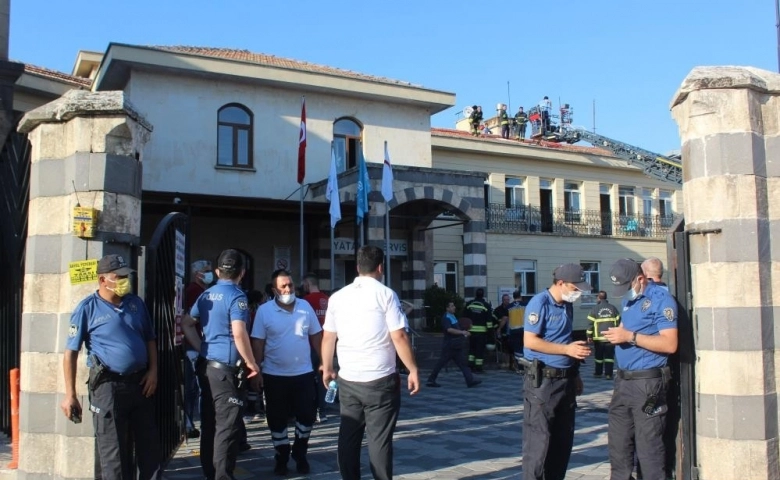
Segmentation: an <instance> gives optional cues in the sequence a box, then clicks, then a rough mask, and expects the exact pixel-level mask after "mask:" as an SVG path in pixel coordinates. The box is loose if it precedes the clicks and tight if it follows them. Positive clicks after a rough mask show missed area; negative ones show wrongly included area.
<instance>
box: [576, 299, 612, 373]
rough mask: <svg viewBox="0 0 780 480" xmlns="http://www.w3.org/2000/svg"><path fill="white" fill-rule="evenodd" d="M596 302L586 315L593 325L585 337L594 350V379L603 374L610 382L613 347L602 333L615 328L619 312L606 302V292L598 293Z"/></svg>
mask: <svg viewBox="0 0 780 480" xmlns="http://www.w3.org/2000/svg"><path fill="white" fill-rule="evenodd" d="M597 298H598V302H597V303H596V305H595V306H594V307H593V308H592V309H591V310H590V313H589V314H588V321H590V322H592V323H593V325H591V326H590V328H588V330H587V331H586V332H585V335H587V337H588V342H593V347H594V348H593V350H595V352H594V353H595V357H596V359H595V361H594V363H595V364H596V367H595V371H594V372H593V376H594V377H601V374H602V373H603V374H604V378H606V379H607V380H612V369H613V367H614V366H615V346H614V345H612V344H611V343H609V342H608V341H607V339H606V338H604V332H605V331H607V329H609V328H611V327H616V326H617V325H618V322H619V321H620V312H618V309H617V307H615V306H614V305H612V304H611V303H609V302H608V301H607V292H605V291H603V290H602V291H600V292H599V293H598V297H597Z"/></svg>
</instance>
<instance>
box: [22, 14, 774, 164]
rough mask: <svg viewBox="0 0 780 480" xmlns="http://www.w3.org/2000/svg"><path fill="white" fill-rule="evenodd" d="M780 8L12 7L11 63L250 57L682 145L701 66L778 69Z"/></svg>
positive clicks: (451, 121) (446, 116)
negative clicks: (197, 50) (180, 53)
mask: <svg viewBox="0 0 780 480" xmlns="http://www.w3.org/2000/svg"><path fill="white" fill-rule="evenodd" d="M775 5H776V0H775V1H772V0H736V1H735V0H706V1H705V0H676V1H673V0H655V1H645V0H591V1H584V0H560V1H558V2H548V1H538V2H529V1H509V2H475V1H469V2H467V1H462V0H423V1H419V0H418V1H414V2H413V1H409V0H393V1H385V2H376V1H370V0H369V1H366V0H362V1H361V0H331V1H327V2H324V1H317V0H300V1H297V2H293V1H289V0H288V1H276V2H270V1H264V0H187V1H184V0H133V1H130V2H128V1H118V0H70V1H65V0H11V30H10V57H11V59H12V60H16V61H20V62H25V63H30V64H34V65H38V66H42V67H46V68H51V69H55V70H60V71H64V72H66V73H70V72H71V71H72V69H73V64H74V61H75V59H76V55H77V53H78V51H79V50H92V51H98V52H104V51H105V50H106V48H107V46H108V44H109V43H110V42H118V43H128V44H135V45H190V46H201V47H224V48H237V49H246V50H250V51H253V52H258V53H266V54H271V55H277V56H281V57H288V58H292V59H296V60H303V61H307V62H312V63H318V64H323V65H328V66H332V67H337V68H343V69H347V70H353V71H357V72H360V73H365V74H370V75H377V76H385V77H390V78H394V79H398V80H403V81H407V82H410V83H413V84H417V85H422V86H424V87H426V88H430V89H434V90H441V91H445V92H452V93H455V94H456V106H454V107H452V108H450V109H448V110H446V111H444V112H441V113H439V114H436V115H434V116H433V117H432V119H431V122H432V126H434V127H441V128H454V126H455V121H456V119H457V115H458V114H459V113H460V112H461V111H462V110H463V108H464V107H466V106H469V105H475V104H476V105H482V106H483V109H484V110H485V111H486V112H487V113H490V114H493V112H494V111H495V106H496V104H497V103H507V104H509V106H510V109H511V112H515V111H516V110H517V107H518V106H520V105H523V106H525V107H526V109H527V108H528V107H530V106H532V105H534V104H536V103H538V102H539V101H540V100H541V99H542V97H543V96H545V95H547V96H549V97H550V99H551V100H552V101H553V103H554V107H555V108H557V107H558V106H559V104H560V103H568V104H570V105H571V106H572V107H573V108H574V124H575V125H578V126H581V127H584V128H587V129H589V130H590V129H592V128H593V126H594V120H593V104H594V101H595V128H596V132H597V133H600V134H601V135H604V136H607V137H610V138H613V139H615V140H619V141H623V142H626V143H630V144H632V145H635V146H638V147H642V148H645V149H648V150H651V151H655V152H657V153H662V154H665V153H668V152H670V151H672V150H676V149H679V148H680V146H679V145H680V138H679V134H678V130H677V125H676V123H675V122H674V121H673V119H672V117H671V112H670V109H669V107H670V102H671V100H672V97H673V96H674V93H675V92H676V90H677V88H678V87H679V86H680V84H681V83H682V81H683V79H684V78H685V77H686V75H687V74H688V73H689V72H690V71H691V69H693V68H694V67H696V66H701V65H744V66H753V67H758V68H763V69H766V70H770V71H777V69H778V65H777V62H778V60H777V56H778V54H777V52H778V47H777V45H778V40H777V29H776V26H775V18H776V17H775Z"/></svg>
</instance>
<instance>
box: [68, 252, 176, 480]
mask: <svg viewBox="0 0 780 480" xmlns="http://www.w3.org/2000/svg"><path fill="white" fill-rule="evenodd" d="M132 272H133V270H131V269H130V267H129V266H128V265H127V262H126V261H125V259H124V258H123V257H122V256H120V255H106V256H105V257H103V258H101V259H100V261H99V262H98V266H97V274H98V282H99V283H98V290H97V292H95V293H93V294H92V295H90V296H89V297H87V298H85V299H84V300H82V301H81V303H79V304H78V306H77V307H76V310H75V311H74V312H73V315H72V316H71V319H70V328H69V331H68V341H67V344H66V346H65V356H64V361H63V369H64V372H65V398H64V399H63V401H62V404H61V405H60V407H61V408H62V411H63V412H64V413H65V416H66V417H68V418H70V419H71V420H72V421H75V422H79V421H81V404H80V403H79V400H78V398H77V397H76V364H77V360H78V355H79V350H80V349H81V345H82V344H86V347H87V366H88V367H89V369H90V370H89V383H88V385H89V386H88V389H89V403H90V407H89V410H90V411H91V412H92V422H93V424H94V428H95V437H96V439H97V442H96V443H97V446H96V448H97V455H96V456H97V457H98V458H99V459H100V470H101V472H102V478H103V479H104V480H113V479H130V478H135V468H136V465H135V464H134V462H133V450H135V452H136V459H137V463H138V471H139V475H140V476H139V478H140V479H142V480H145V479H151V478H161V476H160V475H161V472H160V447H159V433H158V430H157V426H156V425H155V409H154V401H153V400H152V396H153V395H154V392H155V390H156V389H157V342H156V340H155V334H154V328H153V326H152V320H151V319H150V318H149V313H148V311H147V309H146V305H145V304H144V302H143V300H141V299H140V298H139V297H137V296H135V295H133V294H132V286H131V284H130V279H129V278H128V276H129V275H130V273H132Z"/></svg>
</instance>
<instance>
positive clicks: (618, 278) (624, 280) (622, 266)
mask: <svg viewBox="0 0 780 480" xmlns="http://www.w3.org/2000/svg"><path fill="white" fill-rule="evenodd" d="M640 273H642V267H641V266H640V265H639V264H638V263H636V262H635V261H633V260H631V259H630V258H621V259H620V260H618V261H617V262H615V263H614V264H613V265H612V268H611V269H610V270H609V279H610V280H611V281H612V285H614V286H615V288H614V290H612V294H613V295H615V296H616V297H622V296H623V295H625V294H626V292H627V291H628V289H629V288H631V282H633V281H634V279H635V278H636V277H637V275H639V274H640Z"/></svg>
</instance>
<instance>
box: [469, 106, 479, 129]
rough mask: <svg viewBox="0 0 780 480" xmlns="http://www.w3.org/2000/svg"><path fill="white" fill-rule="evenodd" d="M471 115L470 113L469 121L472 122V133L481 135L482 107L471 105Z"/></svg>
mask: <svg viewBox="0 0 780 480" xmlns="http://www.w3.org/2000/svg"><path fill="white" fill-rule="evenodd" d="M471 109H472V110H471V115H469V123H470V124H471V134H472V135H474V136H475V137H478V136H479V126H480V125H481V124H482V107H480V106H479V105H474V106H473V107H471Z"/></svg>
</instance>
